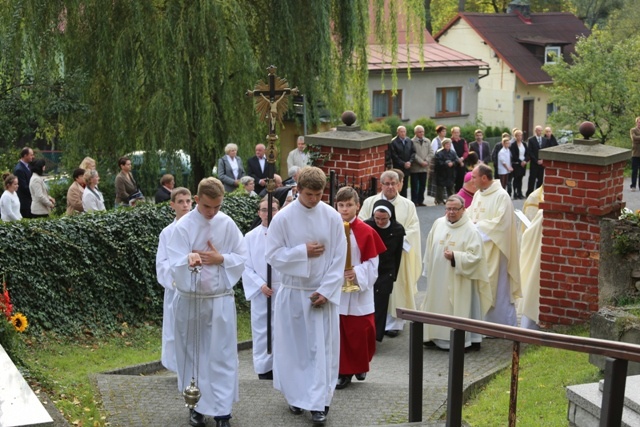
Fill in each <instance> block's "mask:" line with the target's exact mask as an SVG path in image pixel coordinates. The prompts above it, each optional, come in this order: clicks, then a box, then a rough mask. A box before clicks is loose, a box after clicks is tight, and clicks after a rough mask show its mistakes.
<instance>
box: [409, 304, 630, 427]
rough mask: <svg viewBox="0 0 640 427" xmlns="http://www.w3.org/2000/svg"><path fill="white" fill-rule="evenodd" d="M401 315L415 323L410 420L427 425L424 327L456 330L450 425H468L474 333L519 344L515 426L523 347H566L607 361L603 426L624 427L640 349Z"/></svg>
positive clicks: (486, 324) (451, 357)
mask: <svg viewBox="0 0 640 427" xmlns="http://www.w3.org/2000/svg"><path fill="white" fill-rule="evenodd" d="M396 313H397V317H398V318H400V319H405V320H410V321H411V322H412V323H411V327H410V344H409V422H421V421H422V371H423V366H422V365H423V357H422V352H423V346H422V339H423V324H424V323H428V324H432V325H438V326H444V327H449V328H452V330H451V347H450V352H449V387H448V391H447V426H461V425H462V405H463V403H464V402H463V401H462V395H463V393H462V389H463V385H462V383H463V374H464V335H465V332H474V333H477V334H483V335H487V336H492V337H496V338H503V339H507V340H511V341H513V342H514V345H513V357H512V366H511V368H512V369H511V372H512V376H511V396H510V407H509V425H510V426H515V420H516V417H515V409H516V402H517V383H518V381H517V380H518V365H519V355H520V343H526V344H535V345H540V346H545V347H552V348H560V349H564V350H570V351H577V352H581V353H589V354H599V355H602V356H605V357H606V365H605V380H604V390H603V396H602V409H601V414H600V426H601V427H604V426H619V425H620V423H621V421H622V410H623V408H624V389H625V385H626V378H627V365H628V362H629V361H633V362H640V346H639V345H634V344H627V343H621V342H616V341H607V340H601V339H596V338H584V337H576V336H571V335H561V334H555V333H551V332H542V331H534V330H530V329H523V328H517V327H513V326H506V325H500V324H497V323H491V322H484V321H481V320H472V319H466V318H462V317H456V316H447V315H444V314H436V313H427V312H422V311H416V310H407V309H403V308H399V309H397V310H396Z"/></svg>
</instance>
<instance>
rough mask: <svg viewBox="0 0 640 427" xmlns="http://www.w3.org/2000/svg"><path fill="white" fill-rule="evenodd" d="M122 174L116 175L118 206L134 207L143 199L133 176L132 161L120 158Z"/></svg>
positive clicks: (119, 164)
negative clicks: (136, 202)
mask: <svg viewBox="0 0 640 427" xmlns="http://www.w3.org/2000/svg"><path fill="white" fill-rule="evenodd" d="M118 166H120V173H119V174H118V175H116V182H115V185H116V206H133V205H134V204H135V201H136V200H138V199H141V198H142V193H141V192H140V190H138V183H136V180H135V179H133V175H132V174H131V169H132V166H131V159H129V158H128V157H120V159H118Z"/></svg>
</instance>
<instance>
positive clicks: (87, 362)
mask: <svg viewBox="0 0 640 427" xmlns="http://www.w3.org/2000/svg"><path fill="white" fill-rule="evenodd" d="M249 339H251V318H250V313H249V311H247V310H243V311H239V312H238V341H239V342H240V341H246V340H249ZM161 340H162V327H161V326H158V325H145V326H142V327H138V328H129V327H127V325H122V327H121V330H120V331H119V332H118V333H114V334H111V335H108V336H101V337H76V338H73V339H71V338H62V337H58V336H53V335H50V334H44V335H39V336H37V337H31V338H30V337H29V336H26V337H25V340H24V341H25V343H26V346H25V351H24V355H23V360H24V361H25V363H26V365H27V366H26V367H25V368H26V370H27V372H26V373H25V374H26V375H25V376H26V377H27V380H28V381H29V383H30V384H31V386H32V388H33V389H34V390H38V389H40V388H42V389H43V390H45V391H46V392H47V393H48V394H49V396H50V397H51V399H53V401H54V403H55V405H56V407H57V408H58V409H59V410H61V411H62V412H63V414H64V416H65V418H66V419H67V420H69V421H70V422H71V423H72V424H73V425H76V426H105V425H107V424H106V418H105V416H104V414H103V413H102V412H101V411H102V405H101V402H100V400H99V395H98V390H97V387H96V385H95V381H94V376H95V374H97V373H100V372H104V371H108V370H111V369H117V368H122V367H125V366H130V365H135V364H138V363H145V362H151V361H154V360H159V359H160V347H161Z"/></svg>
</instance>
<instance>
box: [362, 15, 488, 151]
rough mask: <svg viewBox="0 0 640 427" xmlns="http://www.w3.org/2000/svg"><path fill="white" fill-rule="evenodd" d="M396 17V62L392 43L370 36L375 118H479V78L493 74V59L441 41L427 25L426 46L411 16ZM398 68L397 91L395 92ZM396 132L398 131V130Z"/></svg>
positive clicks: (440, 121)
mask: <svg viewBox="0 0 640 427" xmlns="http://www.w3.org/2000/svg"><path fill="white" fill-rule="evenodd" d="M371 16H373V13H371ZM396 19H397V22H398V27H399V28H398V47H397V62H396V63H395V64H394V63H393V61H392V57H391V52H390V47H385V46H383V45H378V44H375V37H374V36H373V35H372V36H371V37H370V38H369V46H368V52H367V61H368V69H369V79H368V85H369V98H370V99H371V117H372V118H373V119H374V120H376V119H377V120H382V119H384V118H385V117H388V116H392V115H396V116H399V117H400V118H401V119H402V120H403V121H406V122H408V123H411V122H413V121H415V120H416V119H419V118H421V117H428V118H431V119H432V120H434V121H435V122H436V123H438V124H444V125H452V124H464V123H466V122H474V121H475V120H476V117H477V111H478V87H479V86H478V82H479V80H480V79H481V78H483V77H484V76H486V75H487V73H488V68H489V67H488V64H487V62H485V61H483V60H480V59H478V57H477V55H474V54H473V53H471V54H468V53H463V52H460V51H458V50H457V49H455V48H451V47H448V46H445V45H442V44H438V43H436V42H435V40H434V39H433V37H432V36H431V34H429V32H428V31H426V30H424V31H423V38H424V39H423V40H424V43H423V45H422V47H420V45H419V44H418V43H417V42H416V41H415V40H416V37H415V34H408V35H407V31H406V26H405V22H406V19H405V17H403V16H402V14H399V15H398V16H397V17H396ZM421 51H422V61H421V59H420V54H421ZM394 67H395V68H396V72H397V92H396V93H393V92H392V87H393V82H392V70H393V68H394ZM392 132H394V133H395V129H392ZM434 136H435V135H427V137H429V138H433V137H434Z"/></svg>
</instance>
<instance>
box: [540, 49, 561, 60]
mask: <svg viewBox="0 0 640 427" xmlns="http://www.w3.org/2000/svg"><path fill="white" fill-rule="evenodd" d="M561 53H562V51H561V50H560V46H547V47H545V48H544V63H545V64H555V63H556V62H558V58H559V57H560V54H561Z"/></svg>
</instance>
